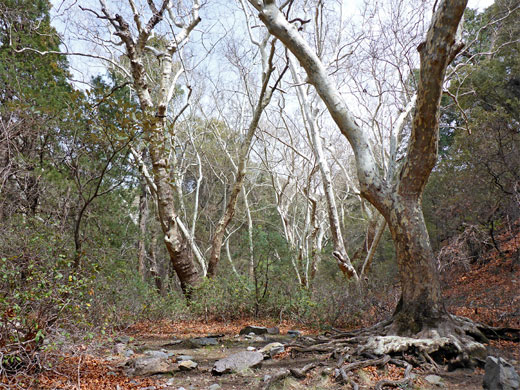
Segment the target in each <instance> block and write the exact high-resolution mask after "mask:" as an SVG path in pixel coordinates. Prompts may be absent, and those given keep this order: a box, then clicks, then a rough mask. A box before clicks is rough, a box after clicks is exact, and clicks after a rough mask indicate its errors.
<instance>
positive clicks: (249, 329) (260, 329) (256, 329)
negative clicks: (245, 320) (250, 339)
mask: <svg viewBox="0 0 520 390" xmlns="http://www.w3.org/2000/svg"><path fill="white" fill-rule="evenodd" d="M251 333H253V334H256V335H258V336H261V335H263V334H267V333H268V331H267V328H266V327H265V326H254V325H248V326H246V327H245V328H243V329H242V330H241V331H240V334H241V335H248V334H251Z"/></svg>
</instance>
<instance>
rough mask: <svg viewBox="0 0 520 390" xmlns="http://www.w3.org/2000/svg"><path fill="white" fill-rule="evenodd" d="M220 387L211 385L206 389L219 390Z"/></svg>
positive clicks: (215, 384)
mask: <svg viewBox="0 0 520 390" xmlns="http://www.w3.org/2000/svg"><path fill="white" fill-rule="evenodd" d="M220 388H221V387H220V385H219V384H218V383H213V384H212V385H211V386H210V387H208V390H219V389H220Z"/></svg>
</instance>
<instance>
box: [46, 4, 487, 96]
mask: <svg viewBox="0 0 520 390" xmlns="http://www.w3.org/2000/svg"><path fill="white" fill-rule="evenodd" d="M155 1H156V2H158V0H155ZM231 1H232V0H231ZM50 2H51V4H52V5H53V7H54V9H53V11H54V16H56V10H58V9H59V10H60V11H59V12H60V13H63V11H64V10H67V9H69V8H77V6H78V4H81V5H87V6H88V5H91V6H92V8H94V9H95V8H98V6H99V5H98V1H96V0H50ZM493 2H494V0H469V2H468V7H470V8H478V9H481V10H483V9H485V8H487V7H489V6H490V5H491V4H493ZM108 3H109V4H110V3H111V0H109V1H108ZM362 3H363V1H362V0H343V4H344V12H345V11H346V14H349V13H350V12H354V10H355V8H356V5H357V4H359V5H361V4H362ZM113 4H126V1H124V0H117V1H114V2H113ZM353 6H354V7H353ZM349 11H350V12H349ZM51 12H52V11H51ZM77 15H78V13H77V12H76V17H77ZM52 23H53V25H54V27H55V28H56V29H57V30H58V32H59V33H60V34H61V35H62V36H64V37H65V39H66V40H67V36H70V34H69V33H70V31H69V28H68V27H69V26H68V24H69V23H67V22H64V19H63V18H62V17H61V16H58V17H54V18H53V22H52ZM68 44H69V46H68V47H69V50H71V51H78V52H85V51H87V52H88V51H90V50H92V49H89V48H87V49H85V47H86V46H85V44H84V43H81V42H78V41H68ZM63 50H65V49H63ZM69 64H70V66H71V71H72V74H73V79H74V80H75V82H74V83H75V84H76V85H77V87H78V88H80V89H84V88H88V85H87V84H83V85H82V83H81V81H85V82H88V81H89V80H90V78H91V76H94V75H98V74H104V73H105V68H104V66H103V65H101V64H100V63H99V61H97V60H92V59H90V60H89V59H87V58H85V57H77V56H72V57H71V58H69ZM85 70H87V71H85Z"/></svg>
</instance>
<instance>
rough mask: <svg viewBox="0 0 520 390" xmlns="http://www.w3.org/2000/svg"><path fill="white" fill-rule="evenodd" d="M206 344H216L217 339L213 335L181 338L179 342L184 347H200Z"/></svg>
mask: <svg viewBox="0 0 520 390" xmlns="http://www.w3.org/2000/svg"><path fill="white" fill-rule="evenodd" d="M208 345H218V341H217V339H215V338H213V337H194V338H191V339H186V340H183V341H182V342H181V343H180V346H182V347H185V348H202V347H206V346H208Z"/></svg>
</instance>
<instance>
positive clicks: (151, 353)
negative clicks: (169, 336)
mask: <svg viewBox="0 0 520 390" xmlns="http://www.w3.org/2000/svg"><path fill="white" fill-rule="evenodd" d="M144 354H145V355H146V356H151V357H156V358H161V359H168V358H169V357H170V356H171V355H170V356H169V355H168V353H167V352H164V351H146V352H145V353H144Z"/></svg>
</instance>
